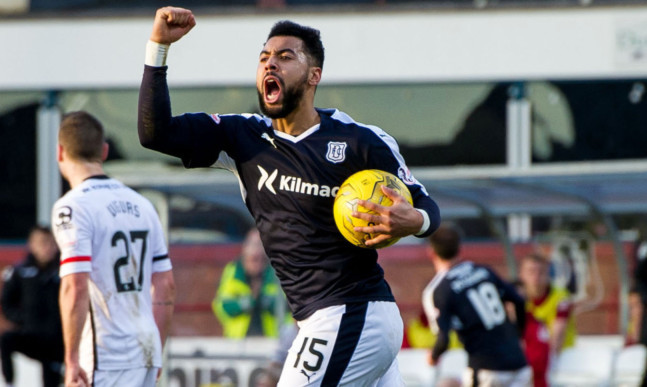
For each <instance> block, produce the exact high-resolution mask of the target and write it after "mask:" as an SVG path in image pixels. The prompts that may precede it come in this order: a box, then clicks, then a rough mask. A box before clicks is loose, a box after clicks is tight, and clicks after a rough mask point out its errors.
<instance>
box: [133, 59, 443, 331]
mask: <svg viewBox="0 0 647 387" xmlns="http://www.w3.org/2000/svg"><path fill="white" fill-rule="evenodd" d="M318 113H319V117H320V119H321V123H320V124H319V125H316V126H314V127H312V128H310V129H309V130H307V131H306V132H304V133H302V134H301V135H299V136H296V137H294V136H290V135H287V134H285V133H282V132H278V131H275V130H273V128H272V121H271V120H270V119H268V118H266V117H263V116H260V115H256V114H244V115H239V114H237V115H209V114H205V113H193V114H184V115H181V116H177V117H172V116H171V107H170V101H169V96H168V88H167V84H166V67H149V66H146V68H145V72H144V78H143V82H142V86H141V90H140V100H139V122H138V124H139V136H140V140H141V142H142V144H143V145H144V146H146V147H148V148H151V149H155V150H158V151H160V152H163V153H167V154H170V155H173V156H177V157H180V158H181V159H182V161H183V163H184V165H185V166H186V167H187V168H198V167H217V168H226V169H229V170H231V171H232V172H233V173H234V174H236V176H237V177H238V179H239V181H240V185H241V191H242V193H243V199H244V200H245V204H246V205H247V208H248V209H249V211H250V212H251V214H252V216H253V217H254V219H255V221H256V225H257V227H258V229H259V231H260V233H261V238H262V240H263V245H264V247H265V250H266V252H267V255H268V256H269V258H270V261H271V263H272V266H273V267H274V269H275V270H276V274H277V277H278V278H279V280H280V281H281V286H282V287H283V290H284V291H285V294H286V296H287V299H288V302H289V305H290V308H291V309H292V312H293V314H294V317H295V318H296V319H297V320H301V319H304V318H306V317H308V316H310V315H311V314H312V313H314V312H315V311H316V310H318V309H321V308H323V307H327V306H332V305H340V304H346V303H351V302H366V301H393V300H394V299H393V295H392V294H391V290H390V289H389V286H388V284H387V283H386V281H385V280H384V272H383V271H382V268H381V267H380V266H379V265H378V264H377V252H376V251H375V250H371V249H362V248H359V247H355V246H353V245H351V244H350V243H349V242H347V241H346V240H345V239H344V238H343V237H342V235H341V234H340V233H339V231H338V230H337V228H336V226H335V222H334V219H333V213H332V208H333V202H334V198H335V194H336V192H337V190H338V189H339V186H340V185H341V183H342V182H343V181H344V180H345V179H346V178H347V177H349V176H350V175H352V174H353V173H355V172H357V171H360V170H364V169H381V170H384V171H388V172H391V173H393V174H394V175H396V176H399V177H400V178H401V179H402V180H403V181H404V182H405V184H407V186H408V188H409V190H410V191H411V195H412V197H413V201H414V207H416V208H418V209H421V210H423V211H425V212H426V213H427V215H428V217H429V219H430V223H431V225H430V227H429V228H428V230H427V232H425V233H424V234H422V235H421V236H426V235H429V234H430V233H431V232H433V231H434V230H435V229H436V228H437V227H438V224H439V222H440V215H439V212H438V207H437V205H436V203H435V202H434V201H433V200H432V199H431V198H430V197H429V196H428V194H427V192H426V191H425V189H424V187H423V186H422V185H421V184H420V183H419V182H418V181H417V180H416V179H415V178H413V176H411V174H410V172H409V170H408V169H407V167H406V165H405V163H404V160H403V158H402V156H401V155H400V153H399V151H398V147H397V144H396V142H395V140H394V139H393V138H392V137H391V136H389V135H388V134H386V133H385V132H384V131H382V130H381V129H379V128H377V127H374V126H367V125H363V124H359V123H356V122H354V121H353V120H352V119H351V118H350V117H349V116H347V115H346V114H344V113H342V112H340V111H338V110H334V109H330V110H324V109H319V110H318Z"/></svg>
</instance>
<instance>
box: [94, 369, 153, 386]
mask: <svg viewBox="0 0 647 387" xmlns="http://www.w3.org/2000/svg"><path fill="white" fill-rule="evenodd" d="M158 371H159V368H157V367H147V368H131V369H127V370H94V383H93V386H94V387H108V386H110V387H112V386H133V387H135V386H137V387H155V383H156V382H157V372H158ZM88 377H90V376H88Z"/></svg>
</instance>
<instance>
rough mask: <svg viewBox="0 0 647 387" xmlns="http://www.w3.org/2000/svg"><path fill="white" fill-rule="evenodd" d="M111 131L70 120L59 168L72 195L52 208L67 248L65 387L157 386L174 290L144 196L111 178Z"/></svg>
mask: <svg viewBox="0 0 647 387" xmlns="http://www.w3.org/2000/svg"><path fill="white" fill-rule="evenodd" d="M107 155H108V144H106V142H105V140H104V132H103V127H102V125H101V123H100V122H99V121H97V120H96V119H95V118H94V117H93V116H91V115H90V114H88V113H86V112H74V113H69V114H67V115H65V116H64V117H63V121H62V122H61V127H60V130H59V135H58V164H59V168H60V170H61V174H62V175H63V177H65V178H66V179H67V180H68V181H69V183H70V186H71V187H72V189H71V190H70V191H69V192H68V193H67V194H65V195H64V196H63V197H62V198H60V199H59V200H58V201H57V202H56V203H55V205H54V210H53V214H52V229H53V230H54V235H55V237H56V242H57V243H58V246H59V249H60V250H61V268H60V276H61V289H60V297H59V303H60V309H61V321H62V323H63V338H64V342H65V386H66V387H71V386H95V387H101V386H150V387H152V386H155V382H156V380H157V376H158V374H159V370H160V368H161V367H162V347H163V345H164V340H165V338H166V335H167V332H168V329H169V324H170V321H171V315H172V313H173V302H174V300H175V285H174V282H173V272H172V270H171V261H170V259H169V257H168V253H167V247H166V242H165V240H164V233H163V231H162V225H161V224H160V221H159V218H158V217H157V213H156V212H155V208H154V207H153V205H152V204H151V203H150V202H149V201H148V200H146V199H145V198H144V197H143V196H141V195H139V194H138V193H136V192H135V191H133V190H132V189H130V188H128V187H126V186H125V185H123V184H122V183H120V182H119V181H117V180H114V179H111V178H109V177H107V176H106V175H105V174H104V173H103V167H102V162H103V160H105V158H106V156H107Z"/></svg>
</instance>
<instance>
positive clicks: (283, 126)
mask: <svg viewBox="0 0 647 387" xmlns="http://www.w3.org/2000/svg"><path fill="white" fill-rule="evenodd" d="M320 122H321V118H320V117H319V113H318V112H317V110H315V108H314V107H313V106H312V105H310V106H308V107H306V108H297V109H294V111H293V112H292V113H290V114H288V115H287V116H286V117H284V118H275V119H272V127H273V128H274V130H278V131H279V132H283V133H286V134H289V135H291V136H295V137H296V136H298V135H300V134H301V133H303V132H305V131H306V130H308V129H310V128H312V127H313V126H315V125H317V124H318V123H320Z"/></svg>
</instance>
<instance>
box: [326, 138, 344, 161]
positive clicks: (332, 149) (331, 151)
mask: <svg viewBox="0 0 647 387" xmlns="http://www.w3.org/2000/svg"><path fill="white" fill-rule="evenodd" d="M346 147H347V144H346V143H345V142H335V141H330V142H329V143H328V152H327V153H326V160H328V161H330V162H331V163H335V164H337V163H341V162H342V161H344V160H345V159H346Z"/></svg>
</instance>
